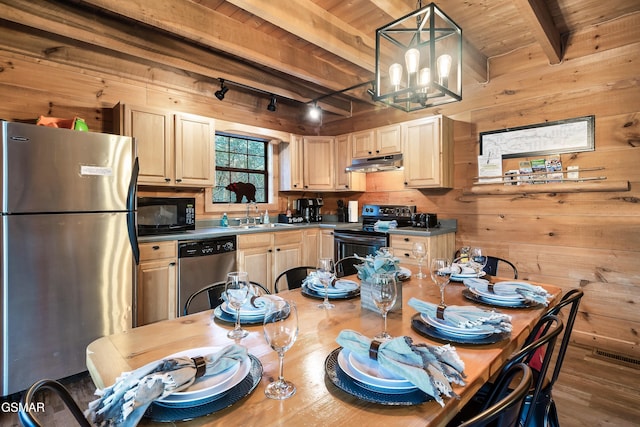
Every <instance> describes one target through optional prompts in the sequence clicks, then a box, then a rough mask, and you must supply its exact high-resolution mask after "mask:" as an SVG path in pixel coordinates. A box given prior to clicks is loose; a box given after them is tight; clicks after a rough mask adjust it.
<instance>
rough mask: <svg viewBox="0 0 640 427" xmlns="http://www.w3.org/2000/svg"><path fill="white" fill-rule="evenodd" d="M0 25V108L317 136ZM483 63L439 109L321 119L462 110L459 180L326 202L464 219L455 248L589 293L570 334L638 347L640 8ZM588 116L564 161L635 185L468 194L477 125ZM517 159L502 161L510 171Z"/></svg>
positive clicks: (7, 112)
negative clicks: (164, 117) (442, 186)
mask: <svg viewBox="0 0 640 427" xmlns="http://www.w3.org/2000/svg"><path fill="white" fill-rule="evenodd" d="M0 28H1V29H2V33H3V37H2V40H0V99H1V100H2V102H0V118H4V119H7V120H25V121H33V120H34V119H35V118H37V117H38V116H39V115H41V114H42V115H49V116H57V117H72V116H75V115H78V116H81V117H84V118H85V119H86V120H87V122H88V124H89V126H90V128H91V129H93V130H101V131H110V130H111V107H112V106H114V105H115V104H116V103H118V102H130V103H135V104H138V105H150V106H157V107H163V108H170V109H174V110H176V111H182V112H188V113H194V114H201V115H205V116H210V117H215V118H219V119H223V120H227V121H237V122H240V123H246V124H251V125H254V126H261V127H266V128H272V129H277V130H282V131H289V132H293V133H298V134H312V133H317V130H314V129H308V128H306V127H305V126H304V125H301V124H300V123H296V122H293V121H286V120H282V119H280V118H278V116H274V115H272V114H271V115H269V114H267V113H265V112H264V107H266V104H265V105H264V106H263V105H256V104H255V102H252V101H251V100H242V99H236V100H235V102H225V103H220V102H218V101H217V100H215V99H214V98H213V96H212V93H213V91H214V90H216V87H215V85H211V84H210V83H211V82H206V83H203V82H198V81H193V80H192V79H190V78H189V77H188V76H181V75H179V74H176V73H171V72H170V71H167V70H163V69H157V68H153V67H143V66H142V65H141V64H140V63H134V62H131V61H128V60H127V59H125V58H113V57H107V56H106V55H105V54H104V53H103V52H99V51H93V50H91V49H89V48H85V49H83V48H82V47H78V46H70V45H67V44H65V42H64V40H59V39H57V38H56V37H53V36H52V35H50V34H46V33H43V32H37V31H32V30H28V29H25V28H21V27H20V26H17V25H14V24H10V23H6V22H3V21H0ZM87 64H93V65H87ZM489 69H490V79H489V81H488V82H485V83H482V84H479V83H470V84H467V85H466V86H465V87H464V93H463V96H464V100H463V101H462V102H460V103H456V104H451V105H449V106H444V107H442V108H441V109H439V110H438V111H435V112H434V111H426V112H418V113H413V114H405V113H402V112H398V111H395V110H393V111H391V110H385V109H382V110H380V111H378V112H376V113H374V114H370V115H368V116H366V117H365V116H362V117H354V118H352V119H350V120H345V121H342V122H334V123H331V124H328V125H327V126H326V127H325V128H323V129H321V130H320V133H322V134H326V135H337V134H341V133H346V132H350V131H354V130H360V129H365V128H369V127H375V126H381V125H384V124H387V123H394V122H399V121H403V120H409V119H413V118H417V117H420V116H421V115H427V114H434V113H436V114H438V113H441V114H445V115H447V116H450V117H452V118H453V119H455V120H456V122H455V126H454V136H455V141H454V143H455V150H454V151H455V185H454V187H455V188H453V189H452V190H404V189H403V185H402V173H401V172H385V173H376V174H369V175H368V176H367V192H366V193H364V194H355V193H332V194H325V195H324V197H325V213H332V212H335V208H336V206H337V204H336V201H337V200H338V199H345V200H346V199H349V200H354V199H357V200H359V201H360V203H361V204H362V203H369V202H375V203H394V204H395V203H399V204H402V203H408V204H415V205H417V207H418V210H420V211H425V212H436V213H437V214H438V215H439V217H440V218H457V219H458V227H459V230H458V233H457V234H456V244H457V246H458V247H459V246H462V245H479V246H483V247H485V248H486V249H488V250H489V251H490V252H491V253H492V254H495V255H497V256H501V257H505V258H508V259H510V260H512V261H514V262H515V263H516V265H517V267H518V270H519V271H520V274H521V278H524V279H531V280H539V281H542V282H548V283H554V284H557V285H560V286H562V287H564V288H566V289H569V288H573V287H581V288H582V289H584V290H585V298H584V300H583V303H582V305H581V310H580V315H579V318H578V321H577V324H576V326H575V330H574V335H573V337H574V339H575V341H578V342H580V343H582V344H587V345H591V346H593V347H598V348H601V349H604V350H606V351H611V352H616V353H620V354H625V355H630V356H632V357H636V358H637V357H640V346H639V345H638V333H639V331H640V310H637V309H636V305H635V304H636V303H638V302H639V301H640V263H639V262H638V258H639V257H640V209H639V206H638V202H639V201H640V168H638V164H640V87H639V86H640V14H633V15H628V16H626V17H623V18H621V19H618V20H616V21H613V22H610V23H605V24H602V25H600V26H597V27H594V28H592V29H588V30H585V31H583V32H581V33H580V34H574V35H571V37H570V38H569V42H568V46H567V51H566V55H565V59H564V61H563V63H561V64H559V65H555V66H550V65H549V64H548V62H547V61H546V59H545V56H544V54H543V53H542V51H541V50H540V49H539V47H537V46H531V47H528V48H523V49H520V50H518V51H515V52H512V53H511V54H509V55H506V56H504V57H501V58H495V59H493V60H492V61H491V62H490V64H489ZM265 102H268V100H267V101H265ZM591 114H593V115H595V116H596V150H595V151H594V152H589V153H578V154H573V155H571V154H566V155H563V156H562V161H563V164H564V165H565V166H567V165H579V166H581V167H587V166H602V167H604V168H605V170H604V171H602V174H603V175H606V176H607V179H609V180H628V181H629V182H630V184H631V190H630V191H628V192H615V193H589V192H585V193H553V194H550V193H543V194H529V195H525V194H522V195H511V196H468V195H463V189H464V188H465V187H469V186H470V185H471V182H472V180H473V176H475V175H477V160H476V156H477V154H478V145H479V143H478V139H479V137H478V135H479V133H480V132H482V131H488V130H494V129H501V128H505V127H514V126H521V125H527V124H533V123H540V122H544V121H553V120H559V119H565V118H571V117H578V116H584V115H591ZM512 162H513V161H509V162H505V170H506V169H509V168H512V167H513V163H512ZM195 195H196V196H197V197H199V198H202V197H203V195H202V193H195ZM287 196H290V197H292V198H295V197H298V195H293V194H288V195H285V194H282V195H281V197H280V206H282V207H283V208H284V206H285V204H286V197H287ZM306 196H315V195H312V194H306Z"/></svg>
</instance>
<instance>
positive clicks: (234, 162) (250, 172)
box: [212, 132, 269, 203]
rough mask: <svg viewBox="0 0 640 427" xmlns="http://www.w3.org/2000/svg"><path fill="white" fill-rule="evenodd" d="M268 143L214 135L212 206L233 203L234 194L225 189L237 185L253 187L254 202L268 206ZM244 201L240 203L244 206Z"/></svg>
mask: <svg viewBox="0 0 640 427" xmlns="http://www.w3.org/2000/svg"><path fill="white" fill-rule="evenodd" d="M267 144H268V141H267V140H263V139H257V138H248V137H245V136H239V135H231V134H225V133H220V132H216V185H215V187H214V188H213V200H212V201H213V203H235V201H236V195H235V193H233V192H231V191H229V190H227V189H226V187H227V185H229V184H231V183H236V182H244V183H251V184H253V185H254V186H255V187H256V202H257V203H267V202H268V200H267V194H269V188H268V187H269V182H268V181H269V180H268V179H267V178H268V170H267ZM246 202H247V199H246V197H243V199H242V203H246Z"/></svg>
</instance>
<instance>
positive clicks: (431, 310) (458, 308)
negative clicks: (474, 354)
mask: <svg viewBox="0 0 640 427" xmlns="http://www.w3.org/2000/svg"><path fill="white" fill-rule="evenodd" d="M409 305H410V306H411V307H413V308H415V309H416V310H417V311H418V312H419V313H424V314H426V315H428V316H430V317H432V318H434V319H435V318H437V311H438V304H433V303H430V302H426V301H422V300H419V299H417V298H411V299H410V300H409ZM442 314H443V317H444V319H443V320H444V322H446V323H447V324H449V325H451V326H455V327H457V328H467V329H473V328H477V327H479V326H485V325H487V326H491V327H492V328H493V329H494V332H495V333H501V332H511V328H512V325H511V316H509V315H508V314H504V313H498V312H497V311H495V310H485V309H482V308H479V307H476V306H473V305H448V306H447V307H446V308H445V309H444V312H443V313H442Z"/></svg>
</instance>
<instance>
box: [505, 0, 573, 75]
mask: <svg viewBox="0 0 640 427" xmlns="http://www.w3.org/2000/svg"><path fill="white" fill-rule="evenodd" d="M514 3H515V5H516V7H517V8H518V10H520V13H521V16H522V18H523V19H524V20H525V22H526V23H527V25H528V26H529V28H530V30H531V32H532V33H533V34H534V35H535V38H536V40H537V41H538V43H539V44H540V46H541V47H542V50H543V51H544V53H545V54H546V55H547V57H548V58H549V63H551V64H559V63H560V62H561V61H562V54H563V52H562V38H561V36H560V31H558V29H557V28H556V25H555V23H554V22H553V17H552V16H551V12H550V11H549V8H548V7H547V5H546V4H545V3H544V0H515V1H514Z"/></svg>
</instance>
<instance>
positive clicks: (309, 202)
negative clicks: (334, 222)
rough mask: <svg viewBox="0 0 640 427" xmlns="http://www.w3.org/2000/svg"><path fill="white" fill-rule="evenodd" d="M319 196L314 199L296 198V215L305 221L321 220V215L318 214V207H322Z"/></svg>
mask: <svg viewBox="0 0 640 427" xmlns="http://www.w3.org/2000/svg"><path fill="white" fill-rule="evenodd" d="M323 204H324V203H323V202H322V199H321V198H315V199H297V200H296V211H297V213H298V215H301V216H302V217H303V218H304V219H305V221H306V222H322V215H321V214H320V208H322V205H323Z"/></svg>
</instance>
